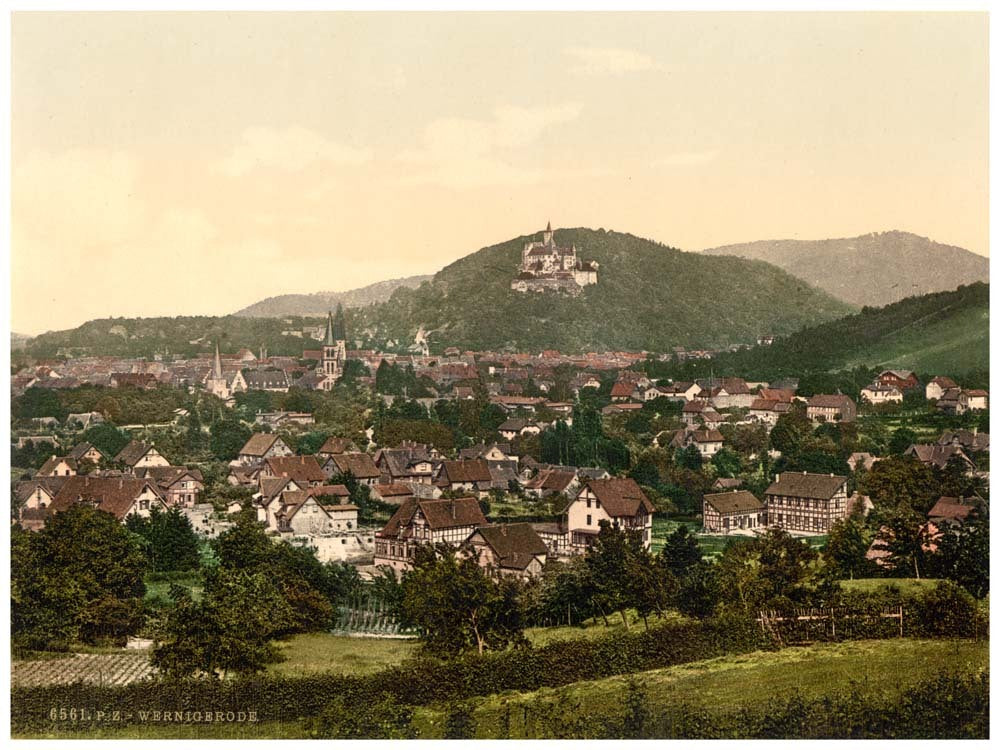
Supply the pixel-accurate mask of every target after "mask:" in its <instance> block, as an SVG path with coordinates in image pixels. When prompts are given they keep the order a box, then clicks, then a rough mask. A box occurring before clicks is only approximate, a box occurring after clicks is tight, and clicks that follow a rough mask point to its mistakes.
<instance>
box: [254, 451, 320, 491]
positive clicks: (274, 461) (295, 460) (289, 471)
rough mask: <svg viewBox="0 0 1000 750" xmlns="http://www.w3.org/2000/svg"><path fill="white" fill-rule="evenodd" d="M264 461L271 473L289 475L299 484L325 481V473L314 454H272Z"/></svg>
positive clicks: (277, 475) (282, 475)
mask: <svg viewBox="0 0 1000 750" xmlns="http://www.w3.org/2000/svg"><path fill="white" fill-rule="evenodd" d="M265 463H266V464H267V467H268V470H269V471H270V473H271V474H272V475H274V476H276V477H289V478H290V479H292V480H294V481H295V483H296V484H298V485H300V486H304V485H306V484H308V483H310V482H325V481H326V474H324V473H323V469H322V468H321V467H320V465H319V461H317V460H316V457H315V456H272V457H270V458H267V459H265Z"/></svg>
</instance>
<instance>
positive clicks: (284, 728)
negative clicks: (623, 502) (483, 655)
mask: <svg viewBox="0 0 1000 750" xmlns="http://www.w3.org/2000/svg"><path fill="white" fill-rule="evenodd" d="M988 666H989V643H988V642H986V641H982V642H972V641H943V640H935V641H930V640H916V639H897V640H884V641H852V642H846V643H826V644H818V645H813V646H805V647H792V648H786V649H782V650H780V651H773V652H771V651H766V652H756V653H751V654H744V655H740V656H724V657H719V658H716V659H708V660H705V661H700V662H692V663H689V664H682V665H678V666H674V667H668V668H666V669H657V670H652V671H649V672H642V673H639V674H638V675H634V677H635V678H636V679H637V680H638V681H639V682H640V683H641V684H642V685H643V686H644V687H645V690H646V692H647V695H648V698H649V703H650V707H651V709H652V710H653V712H654V714H655V713H659V712H663V711H668V710H670V709H671V708H676V707H677V706H678V705H679V704H683V705H690V706H696V707H705V708H709V709H711V710H713V711H714V712H718V713H720V714H722V713H732V712H735V711H736V710H738V709H739V707H741V706H745V705H748V704H749V703H751V702H753V703H754V704H755V705H756V704H759V702H760V701H761V700H766V699H767V698H768V697H772V696H773V697H780V696H787V695H791V694H792V693H795V692H799V693H801V694H803V695H804V696H806V697H816V696H823V695H830V694H833V693H836V692H839V691H846V690H848V689H850V687H851V685H852V683H853V682H859V683H861V685H862V686H863V688H864V689H865V691H867V692H869V693H870V694H871V695H873V696H891V695H894V694H899V693H900V692H901V691H902V690H904V689H906V688H907V687H909V686H912V685H914V684H916V683H917V682H919V681H921V680H923V679H926V678H929V677H931V676H933V675H936V674H938V673H940V672H946V671H975V670H979V669H985V668H988ZM629 679H630V676H629V675H624V676H617V677H609V678H606V679H603V680H592V681H584V682H577V683H573V684H571V685H565V686H563V687H560V688H556V689H542V690H537V691H533V692H527V693H505V694H502V695H492V696H489V697H486V698H480V699H476V700H475V701H473V704H472V705H473V707H474V717H475V721H476V725H477V736H478V737H479V738H490V737H497V736H498V735H499V726H500V720H501V715H502V713H504V711H505V710H506V708H507V707H508V706H509V707H510V708H511V710H510V736H511V738H521V737H524V735H525V732H524V724H523V721H522V717H523V711H522V710H521V709H522V707H527V708H528V709H529V711H534V712H537V711H538V709H539V707H540V706H543V705H544V704H549V705H551V704H554V703H556V702H557V701H559V699H560V698H564V699H567V700H568V701H569V702H570V705H574V704H578V706H579V707H578V708H574V709H573V710H574V712H578V713H580V714H585V713H588V712H589V713H590V714H594V715H606V714H609V713H613V712H620V711H621V710H623V707H624V698H625V695H626V692H627V686H628V681H629ZM444 716H445V710H444V707H443V706H429V707H422V708H418V709H417V710H416V712H415V715H414V724H415V726H416V727H418V728H419V730H420V735H419V736H420V737H421V738H426V739H431V738H438V737H441V736H442V732H443V727H444ZM306 736H307V735H306V731H305V727H304V724H303V722H302V721H291V722H269V723H266V724H257V725H249V724H216V725H196V726H181V725H173V726H172V725H159V726H152V725H136V726H129V727H122V728H117V729H116V728H112V727H108V728H104V729H100V730H96V731H91V732H86V733H80V732H78V731H77V732H74V731H73V730H72V728H71V727H67V729H66V731H53V732H46V733H37V734H32V735H23V736H22V737H24V738H28V737H30V738H35V739H43V738H48V739H55V738H59V739H69V738H73V737H78V738H89V739H98V738H108V739H157V738H159V739H291V738H302V737H306Z"/></svg>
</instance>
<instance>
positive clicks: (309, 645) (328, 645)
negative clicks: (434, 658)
mask: <svg viewBox="0 0 1000 750" xmlns="http://www.w3.org/2000/svg"><path fill="white" fill-rule="evenodd" d="M418 648H419V644H418V643H417V641H416V640H404V639H399V638H351V637H350V636H346V635H332V634H330V633H303V634H301V635H296V636H293V637H292V638H290V639H289V640H287V641H280V642H279V643H278V650H279V651H280V652H281V655H282V656H284V657H285V661H282V662H279V663H277V664H271V665H270V666H269V667H268V671H269V672H273V673H274V674H280V675H283V676H286V677H292V676H295V675H303V674H310V673H314V672H342V673H344V674H371V673H372V672H378V671H379V670H381V669H385V668H386V667H392V666H395V665H397V664H399V663H401V662H402V661H403V660H404V659H406V658H408V657H410V656H413V655H414V654H416V651H417V649H418Z"/></svg>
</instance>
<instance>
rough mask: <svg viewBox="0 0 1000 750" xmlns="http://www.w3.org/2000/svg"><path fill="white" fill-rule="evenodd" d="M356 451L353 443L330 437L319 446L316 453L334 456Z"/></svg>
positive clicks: (346, 439)
mask: <svg viewBox="0 0 1000 750" xmlns="http://www.w3.org/2000/svg"><path fill="white" fill-rule="evenodd" d="M357 450H358V446H356V445H355V444H354V443H353V441H351V440H350V439H348V438H342V437H330V438H327V439H326V442H325V443H323V445H322V446H320V449H319V450H318V451H316V452H317V453H320V454H327V455H335V454H340V453H347V452H348V451H357Z"/></svg>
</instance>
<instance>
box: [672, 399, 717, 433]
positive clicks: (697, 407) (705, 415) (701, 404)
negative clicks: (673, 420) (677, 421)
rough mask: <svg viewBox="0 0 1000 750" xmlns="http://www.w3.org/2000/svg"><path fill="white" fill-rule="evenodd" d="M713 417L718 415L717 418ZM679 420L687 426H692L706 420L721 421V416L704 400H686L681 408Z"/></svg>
mask: <svg viewBox="0 0 1000 750" xmlns="http://www.w3.org/2000/svg"><path fill="white" fill-rule="evenodd" d="M715 417H719V420H716V419H715ZM681 421H682V422H684V424H686V425H688V426H689V427H694V426H696V425H699V424H704V423H706V422H708V421H712V422H716V421H722V417H721V416H720V415H719V413H718V412H717V411H716V410H715V409H713V408H712V407H711V406H710V405H709V404H708V403H707V402H705V401H688V402H687V403H686V404H684V407H683V408H682V409H681Z"/></svg>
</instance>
